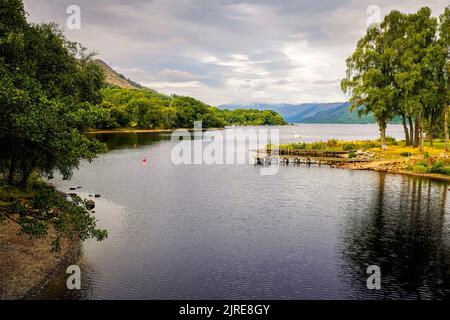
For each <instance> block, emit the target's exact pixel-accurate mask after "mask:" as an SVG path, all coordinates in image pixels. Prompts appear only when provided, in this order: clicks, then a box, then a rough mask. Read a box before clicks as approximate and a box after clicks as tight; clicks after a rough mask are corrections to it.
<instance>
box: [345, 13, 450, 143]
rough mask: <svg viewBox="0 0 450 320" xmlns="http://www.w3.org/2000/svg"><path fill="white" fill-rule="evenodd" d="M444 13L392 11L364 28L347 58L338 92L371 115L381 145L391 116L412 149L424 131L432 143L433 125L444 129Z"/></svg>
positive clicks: (446, 52)
mask: <svg viewBox="0 0 450 320" xmlns="http://www.w3.org/2000/svg"><path fill="white" fill-rule="evenodd" d="M449 10H450V9H449V8H446V10H445V12H444V13H443V14H442V16H441V17H440V19H437V18H434V17H432V15H431V10H430V9H429V8H428V7H423V8H421V9H420V10H419V11H418V12H416V13H412V14H403V13H401V12H399V11H391V12H390V13H389V14H388V15H386V16H385V18H384V19H383V21H382V22H381V23H380V24H379V25H377V24H374V25H371V26H370V27H369V28H368V30H367V32H366V34H365V35H364V37H363V38H361V39H360V40H359V41H358V44H357V47H356V50H355V51H354V53H353V54H352V55H351V56H350V57H349V58H348V59H347V75H346V78H345V79H344V80H342V83H341V85H342V89H343V91H344V92H346V93H349V94H350V103H351V107H352V108H358V107H360V106H363V108H362V109H361V110H362V111H361V112H363V113H373V115H374V116H375V118H376V120H377V123H378V125H379V127H380V132H381V138H382V139H381V143H382V146H384V145H385V130H386V124H387V123H388V122H389V121H390V120H392V119H393V118H394V117H401V119H402V124H403V127H404V131H405V140H406V143H407V145H412V146H415V147H418V146H420V147H421V148H422V146H423V139H424V133H425V131H426V132H427V133H428V135H429V136H430V141H431V143H432V141H433V136H434V133H435V130H436V128H438V129H440V126H439V125H438V123H443V125H442V127H444V128H446V129H447V130H448V121H447V120H445V122H444V120H443V118H446V113H447V112H448V111H447V106H448V104H449V99H448V96H449V93H448V90H449V88H448V74H449V73H448V57H449V43H448V37H449V36H448V34H449V32H450V28H449V22H448V19H449V18H448V16H449ZM440 120H441V121H440ZM440 131H443V130H440Z"/></svg>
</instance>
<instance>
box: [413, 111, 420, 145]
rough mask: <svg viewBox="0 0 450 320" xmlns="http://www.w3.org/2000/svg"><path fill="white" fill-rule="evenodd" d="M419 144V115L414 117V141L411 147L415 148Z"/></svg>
mask: <svg viewBox="0 0 450 320" xmlns="http://www.w3.org/2000/svg"><path fill="white" fill-rule="evenodd" d="M419 144H420V121H419V117H416V118H415V119H414V143H413V147H414V148H417V147H418V146H419Z"/></svg>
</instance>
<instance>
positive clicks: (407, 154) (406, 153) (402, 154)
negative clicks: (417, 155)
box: [400, 151, 412, 157]
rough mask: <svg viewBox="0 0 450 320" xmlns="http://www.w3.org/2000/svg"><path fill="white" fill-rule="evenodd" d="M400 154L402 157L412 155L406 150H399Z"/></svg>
mask: <svg viewBox="0 0 450 320" xmlns="http://www.w3.org/2000/svg"><path fill="white" fill-rule="evenodd" d="M400 156H402V157H410V156H412V153H411V152H407V151H403V152H400Z"/></svg>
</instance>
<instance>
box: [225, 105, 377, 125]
mask: <svg viewBox="0 0 450 320" xmlns="http://www.w3.org/2000/svg"><path fill="white" fill-rule="evenodd" d="M349 107H350V105H349V103H348V102H337V103H303V104H265V103H260V104H256V103H255V104H250V105H238V104H233V105H222V106H220V107H219V108H226V109H246V108H247V109H258V110H273V111H275V112H277V113H279V114H280V115H281V116H282V117H283V118H284V119H285V120H286V121H288V122H291V123H342V124H345V123H375V119H374V117H373V116H372V115H368V116H362V117H359V116H358V113H357V112H356V111H354V112H351V111H350V110H349Z"/></svg>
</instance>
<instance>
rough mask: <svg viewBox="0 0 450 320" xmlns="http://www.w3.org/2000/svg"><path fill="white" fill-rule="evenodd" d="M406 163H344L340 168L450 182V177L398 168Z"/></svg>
mask: <svg viewBox="0 0 450 320" xmlns="http://www.w3.org/2000/svg"><path fill="white" fill-rule="evenodd" d="M404 163H405V161H399V160H374V161H371V162H365V163H364V162H358V163H343V164H341V165H339V166H337V167H338V168H342V169H348V170H370V171H376V172H386V173H390V174H402V175H408V176H414V177H421V178H427V179H430V180H438V181H442V182H450V176H446V175H443V174H437V173H417V172H412V171H408V170H402V169H398V168H397V166H398V165H401V164H404Z"/></svg>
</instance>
